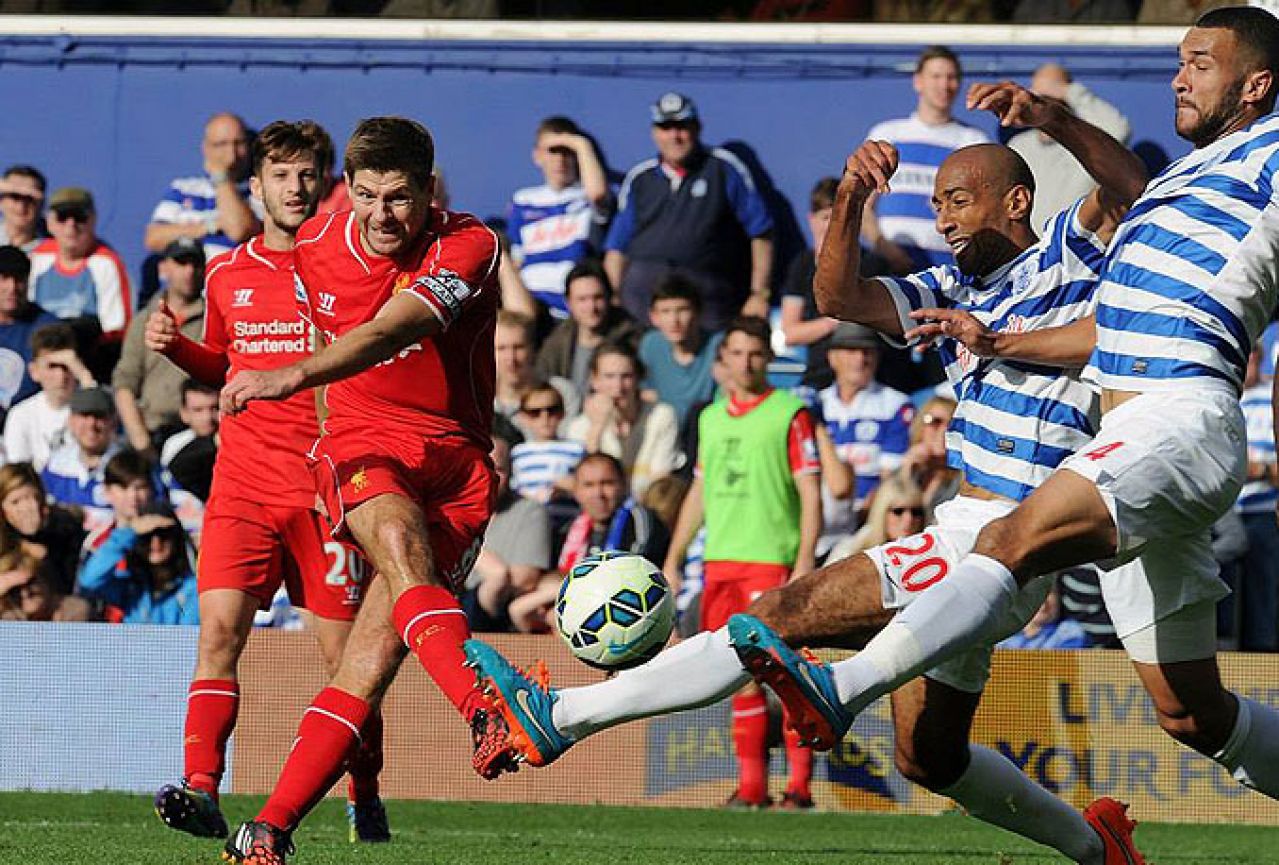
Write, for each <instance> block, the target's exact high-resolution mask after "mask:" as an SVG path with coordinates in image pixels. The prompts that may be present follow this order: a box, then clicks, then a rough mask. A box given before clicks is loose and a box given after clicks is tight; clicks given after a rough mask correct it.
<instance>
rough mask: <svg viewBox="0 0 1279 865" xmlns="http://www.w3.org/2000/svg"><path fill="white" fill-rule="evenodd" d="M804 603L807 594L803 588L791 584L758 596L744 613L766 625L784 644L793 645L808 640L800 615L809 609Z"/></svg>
mask: <svg viewBox="0 0 1279 865" xmlns="http://www.w3.org/2000/svg"><path fill="white" fill-rule="evenodd" d="M806 601H807V593H806V592H805V591H804V590H803V588H801V587H800V586H799V584H798V583H791V584H789V585H787V586H783V587H781V588H779V589H773V590H772V591H770V592H765V593H764V594H762V595H760V596H759V597H758V598H756V599H755V600H753V601H751V604H750V606H749V607H747V608H746V612H748V613H749V614H751V615H752V616H754V617H755V618H757V619H759V620H760V621H761V622H763V623H764V624H765V625H767V626H768V627H769V628H770V629H771V630H772V631H773V633H775V634H777V636H779V637H781V639H782V640H783V641H784V642H786V643H789V644H791V645H795V644H796V643H803V642H806V641H807V639H808V634H807V629H806V628H805V627H804V617H803V615H802V613H803V611H804V610H807V609H810V607H809V605H808V604H807V603H806Z"/></svg>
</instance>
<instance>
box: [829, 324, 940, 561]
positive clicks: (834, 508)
mask: <svg viewBox="0 0 1279 865" xmlns="http://www.w3.org/2000/svg"><path fill="white" fill-rule="evenodd" d="M880 345H881V343H880V339H879V335H878V334H876V333H875V331H873V330H871V329H870V328H868V327H863V326H862V325H860V324H853V323H852V322H840V324H839V325H838V326H836V328H835V329H834V330H833V331H832V332H831V335H830V342H829V344H828V347H827V354H826V356H827V360H828V361H829V363H830V367H831V370H832V371H833V372H834V374H835V381H834V383H832V384H831V385H830V386H829V387H826V388H824V389H823V390H821V391H819V392H818V393H817V395H816V402H817V404H816V406H815V408H816V414H818V415H819V416H820V417H821V419H822V420H823V421H824V422H825V425H826V429H827V431H828V432H829V433H830V437H831V442H832V444H833V445H834V447H835V453H836V454H837V455H838V457H839V459H840V460H841V461H842V462H844V463H846V464H847V465H849V466H851V467H852V469H853V475H854V479H855V483H854V489H853V495H852V496H851V497H850V498H847V499H845V500H843V501H839V500H836V498H835V497H834V496H833V495H831V494H830V492H829V491H828V490H826V489H825V488H823V501H822V514H823V517H824V521H825V524H824V526H823V530H822V538H821V540H820V541H819V543H818V554H819V555H823V554H825V553H826V552H827V551H829V549H830V548H831V547H832V546H833V545H834V544H835V543H836V542H837V541H838V540H839V539H840V538H841V537H843V536H846V535H851V534H852V533H853V532H854V531H856V529H857V526H858V524H859V522H860V520H861V516H862V515H863V514H864V513H865V510H866V507H867V506H868V505H869V503H870V498H871V494H872V493H874V491H875V488H876V487H878V486H879V483H880V481H881V480H882V479H883V478H884V477H885V476H886V475H888V474H890V473H891V472H893V471H894V470H896V469H897V468H898V467H899V466H901V464H902V457H903V456H904V455H905V453H906V450H907V448H908V447H909V446H910V422H911V420H912V419H913V418H914V416H915V410H914V407H913V406H912V404H911V402H910V398H909V397H908V396H906V394H904V393H902V392H901V391H896V390H893V389H892V388H890V387H886V386H885V385H882V384H880V383H879V382H877V381H876V380H875V371H876V370H877V369H878V368H879V352H880Z"/></svg>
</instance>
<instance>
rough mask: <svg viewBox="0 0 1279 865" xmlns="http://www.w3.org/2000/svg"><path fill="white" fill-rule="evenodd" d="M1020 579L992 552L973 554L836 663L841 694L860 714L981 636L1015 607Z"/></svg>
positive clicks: (843, 701) (848, 704) (836, 680)
mask: <svg viewBox="0 0 1279 865" xmlns="http://www.w3.org/2000/svg"><path fill="white" fill-rule="evenodd" d="M1017 592H1018V586H1017V581H1016V580H1015V579H1013V575H1012V573H1011V572H1010V571H1009V570H1008V569H1007V568H1005V567H1004V566H1003V565H1002V564H1000V563H999V562H997V561H995V560H994V559H992V558H989V557H987V556H979V555H976V554H973V555H969V556H967V557H966V558H965V559H964V560H963V561H962V562H960V563H959V566H958V567H956V568H955V572H954V573H953V574H951V575H950V576H949V577H947V578H946V579H944V580H942V581H941V582H940V583H937V584H936V585H935V586H931V587H929V588H928V589H926V590H925V591H923V592H921V593H920V595H919V597H917V598H916V599H915V600H914V601H913V602H912V603H911V604H910V606H908V607H906V608H905V609H903V610H902V611H901V612H900V613H898V614H897V617H896V618H895V619H893V621H892V622H891V623H889V625H888V626H887V627H885V628H884V630H882V631H880V632H879V634H878V636H876V637H875V638H874V639H873V640H871V641H870V642H869V643H868V644H867V645H866V648H865V649H863V650H862V651H861V652H858V653H857V655H856V656H855V657H852V658H849V659H848V660H846V661H840V662H839V663H837V664H835V665H834V667H833V670H834V673H835V685H836V688H837V690H838V691H839V699H840V702H842V703H843V704H844V705H845V706H846V707H847V708H848V709H849V710H850V711H851V712H852V713H853V714H854V715H856V714H857V713H859V712H861V711H862V709H864V708H866V707H867V706H869V705H870V704H871V703H873V702H875V700H877V699H879V698H880V697H882V696H883V695H885V694H888V693H890V692H891V691H893V690H894V689H896V688H898V687H899V686H901V685H903V684H905V683H906V682H908V681H910V680H911V679H913V678H915V677H916V676H918V675H920V674H921V673H924V672H926V671H927V670H930V669H932V668H933V667H935V666H937V664H938V663H940V662H941V661H943V660H945V659H946V658H948V657H950V656H951V655H953V654H955V653H956V652H958V651H961V650H963V649H966V648H968V647H969V646H971V645H973V644H974V643H976V642H977V641H979V640H980V639H981V637H982V635H983V634H984V633H986V631H987V630H988V629H989V628H990V627H991V626H992V625H993V624H995V623H996V622H997V621H998V620H999V619H1000V618H1001V617H1002V616H1003V615H1004V614H1005V613H1006V612H1007V611H1008V609H1009V607H1011V606H1012V603H1013V599H1014V598H1015V597H1016V595H1017Z"/></svg>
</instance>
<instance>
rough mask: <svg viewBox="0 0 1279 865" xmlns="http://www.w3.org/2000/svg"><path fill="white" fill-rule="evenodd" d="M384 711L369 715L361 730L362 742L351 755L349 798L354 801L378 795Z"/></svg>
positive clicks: (370, 798) (347, 789) (368, 799)
mask: <svg viewBox="0 0 1279 865" xmlns="http://www.w3.org/2000/svg"><path fill="white" fill-rule="evenodd" d="M382 763H383V760H382V713H381V712H380V711H378V712H374V713H373V714H371V715H369V719H368V720H367V721H365V722H364V729H363V730H361V731H360V744H359V747H357V748H356V749H355V754H354V755H353V756H352V757H351V767H350V769H348V770H347V771H348V772H350V773H351V781H350V783H349V784H347V788H346V791H347V798H349V799H350V800H351V801H352V802H357V803H359V802H372V801H373V800H374V799H376V798H377V796H378V783H377V778H378V775H380V774H381V773H382Z"/></svg>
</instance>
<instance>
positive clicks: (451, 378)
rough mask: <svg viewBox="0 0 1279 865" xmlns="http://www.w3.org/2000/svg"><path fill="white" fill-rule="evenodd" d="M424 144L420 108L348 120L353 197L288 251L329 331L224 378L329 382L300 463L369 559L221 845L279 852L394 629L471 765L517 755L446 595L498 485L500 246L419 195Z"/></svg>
mask: <svg viewBox="0 0 1279 865" xmlns="http://www.w3.org/2000/svg"><path fill="white" fill-rule="evenodd" d="M433 161H434V145H433V143H432V140H431V136H430V133H428V132H427V130H426V129H425V128H424V127H423V126H421V125H420V124H418V123H416V122H413V121H411V120H406V119H403V118H396V117H378V118H372V119H369V120H365V121H363V122H362V123H360V125H359V126H358V127H357V128H356V130H355V132H354V134H353V135H352V137H351V140H350V142H348V144H347V147H346V155H345V164H344V174H345V177H346V180H347V183H348V184H349V187H350V195H351V204H352V210H350V211H345V212H340V213H334V214H325V215H322V216H320V217H317V218H315V219H312V220H310V221H309V222H307V223H306V224H305V225H304V226H303V227H302V229H301V230H300V231H299V233H298V242H297V247H296V249H295V252H294V263H295V268H296V277H297V282H296V288H297V297H298V301H299V306H300V308H301V310H302V315H303V317H304V318H305V319H306V320H307V321H308V322H310V323H311V324H313V325H314V327H315V328H316V330H317V331H319V332H320V333H321V334H322V335H323V337H324V339H325V341H326V342H327V345H326V347H325V348H323V349H322V350H321V351H319V352H318V353H317V354H315V355H314V356H313V357H310V358H308V359H306V360H304V361H301V362H300V363H296V364H292V365H290V366H287V367H284V368H281V369H274V370H262V371H243V372H240V373H239V374H237V375H236V376H235V377H234V378H233V379H232V380H231V381H230V382H229V383H228V384H227V386H226V388H225V389H224V390H223V394H222V407H223V410H224V411H225V412H226V413H228V414H232V415H234V414H236V413H238V412H242V411H245V410H250V411H251V410H252V409H253V408H254V401H257V400H264V399H265V400H279V399H288V398H290V397H292V396H293V395H294V394H297V393H298V392H299V391H302V390H305V389H306V388H310V387H315V386H318V385H325V384H327V385H328V388H327V390H326V393H325V403H326V407H327V410H328V414H327V417H326V419H325V421H324V434H323V435H322V436H321V438H320V440H319V441H318V442H316V445H315V447H314V449H313V450H312V458H313V463H312V471H313V474H314V476H315V478H316V482H317V486H318V489H319V492H320V495H321V497H322V499H323V500H324V504H325V506H326V509H327V512H328V516H329V519H330V521H331V522H332V523H333V524H334V526H335V531H340V532H349V533H350V534H351V535H352V536H353V537H354V539H355V540H356V542H357V543H358V544H359V545H360V547H361V548H362V549H363V550H364V553H365V554H366V555H367V556H368V558H369V561H370V562H371V563H372V565H373V569H374V570H375V571H376V572H377V574H378V577H377V578H376V579H375V580H374V581H373V582H372V584H371V585H370V587H369V591H368V593H367V596H366V598H365V602H364V607H363V609H362V610H361V611H360V614H359V617H358V618H357V620H356V625H355V629H354V630H353V631H352V633H351V639H350V640H349V641H348V643H347V646H346V650H345V652H344V654H343V658H342V663H341V665H340V667H339V669H338V671H337V674H336V675H335V676H334V677H333V679H332V681H331V682H330V685H329V687H327V688H325V689H324V690H323V691H322V692H321V693H320V694H319V695H318V696H317V697H316V699H315V701H314V702H313V703H312V704H311V707H310V709H308V711H307V712H306V714H305V715H304V716H303V718H302V722H301V725H300V727H299V730H298V738H297V740H296V742H295V744H294V746H293V750H292V751H291V752H290V754H289V757H288V760H287V761H286V762H285V765H284V768H283V770H282V772H281V775H280V778H279V780H278V781H277V783H276V786H275V790H274V791H273V792H272V794H271V797H270V799H269V800H268V801H267V803H266V805H265V806H264V807H263V809H262V810H261V811H260V812H259V814H258V816H257V817H256V819H254V820H252V821H250V822H247V823H245V824H243V825H242V826H241V827H240V829H239V830H238V831H237V832H236V833H234V834H233V836H232V837H231V839H230V840H229V841H228V843H227V847H226V852H225V854H224V856H225V857H226V858H227V859H228V860H230V861H233V862H246V863H251V865H274V863H281V862H283V861H284V859H285V856H286V855H287V854H288V853H289V852H290V851H291V850H292V843H291V834H292V832H293V829H294V828H295V827H296V826H297V824H298V822H299V821H300V820H301V819H302V817H303V816H304V815H305V814H306V813H307V811H308V810H310V808H311V807H312V806H313V805H314V804H315V803H316V802H317V801H319V799H320V798H321V797H322V796H323V795H324V793H325V792H326V791H327V790H328V788H329V787H330V786H331V785H332V783H333V782H334V781H335V780H336V779H337V777H338V776H339V775H340V773H341V771H342V767H343V765H344V761H345V760H346V758H347V755H348V754H349V753H350V752H351V750H352V749H353V748H354V747H355V746H356V744H357V742H358V731H359V730H360V728H361V727H362V725H363V723H364V719H365V718H366V717H367V716H368V714H369V712H371V711H372V709H373V708H374V707H376V706H377V705H378V702H379V701H380V699H381V697H382V694H383V693H384V691H385V689H386V687H387V685H388V684H389V683H390V681H391V679H392V678H393V677H394V675H395V672H396V670H397V669H398V666H399V664H400V662H401V661H402V660H403V658H404V656H405V653H406V648H405V647H406V646H407V647H408V649H411V650H412V651H413V652H414V654H416V655H417V657H418V660H419V661H421V663H422V666H423V667H424V668H425V669H426V671H427V673H428V674H429V675H430V676H431V678H432V679H433V680H434V681H435V683H436V684H437V685H438V686H439V688H440V690H441V691H442V692H443V693H444V695H445V696H446V697H447V698H448V699H449V700H450V702H452V703H453V705H454V706H455V707H456V708H457V709H458V711H459V712H461V713H462V715H463V716H464V717H465V718H466V719H467V721H468V722H469V723H470V725H471V730H472V733H473V736H474V740H475V754H474V757H473V762H474V765H475V768H476V770H477V771H478V772H479V773H480V774H481V775H484V776H486V777H493V776H495V775H496V774H498V773H500V772H501V771H502V770H503V769H507V768H512V764H511V762H510V761H511V751H510V748H509V746H508V745H507V743H506V736H505V727H504V724H503V722H502V720H501V716H500V714H498V713H497V712H495V711H494V710H493V708H492V705H491V703H490V702H489V700H488V698H486V697H485V696H484V695H483V693H482V692H481V691H480V690H479V689H478V688H477V687H476V679H475V674H474V672H473V671H471V670H470V669H468V668H467V667H466V666H465V655H464V653H463V650H462V643H463V641H464V640H466V638H467V637H468V636H469V629H468V627H467V623H466V617H465V615H464V614H463V613H462V610H461V607H460V606H459V604H458V601H457V597H456V595H455V592H456V591H457V590H458V589H459V588H460V587H461V585H462V581H463V580H464V579H465V577H466V573H467V572H468V571H469V569H470V566H471V564H472V563H473V561H474V558H475V556H476V554H477V553H478V550H479V546H480V542H481V540H482V538H483V533H484V528H485V526H486V524H487V523H488V519H489V516H490V514H491V512H492V509H493V504H494V498H495V494H496V489H497V483H496V476H495V473H494V470H493V466H492V463H491V461H490V459H489V450H490V448H491V444H492V440H491V438H490V429H491V426H492V421H493V395H494V387H495V386H494V378H495V369H494V361H493V357H494V354H493V329H494V322H495V319H496V314H497V307H498V284H497V268H498V261H499V254H500V250H499V247H498V242H497V237H496V236H495V235H494V234H493V232H492V231H490V230H489V229H488V228H487V227H485V226H484V224H483V223H481V222H480V221H479V220H478V219H476V218H475V217H473V216H470V215H468V214H463V213H453V212H449V211H445V210H439V209H435V208H433V207H432V206H431V192H432V186H433V179H432V177H431V168H432V164H433Z"/></svg>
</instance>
